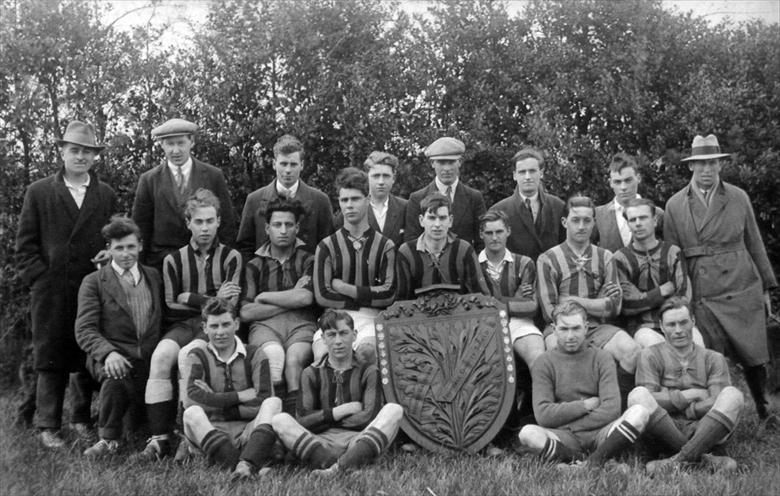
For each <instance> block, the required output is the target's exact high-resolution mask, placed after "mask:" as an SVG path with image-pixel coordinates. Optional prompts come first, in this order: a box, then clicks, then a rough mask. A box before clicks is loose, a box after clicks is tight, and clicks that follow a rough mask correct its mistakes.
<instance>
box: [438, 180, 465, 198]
mask: <svg viewBox="0 0 780 496" xmlns="http://www.w3.org/2000/svg"><path fill="white" fill-rule="evenodd" d="M433 181H434V183H436V189H438V190H439V193H441V194H444V192H445V191H447V185H446V184H444V183H443V182H441V181H439V178H438V177H436V178H434V179H433ZM458 182H460V178H456V179H455V182H453V183H452V184H450V186H452V193H453V195H454V194H455V189H456V188H457V187H458Z"/></svg>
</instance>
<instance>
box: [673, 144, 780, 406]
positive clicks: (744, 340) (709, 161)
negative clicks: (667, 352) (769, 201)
mask: <svg viewBox="0 0 780 496" xmlns="http://www.w3.org/2000/svg"><path fill="white" fill-rule="evenodd" d="M728 156H729V154H727V153H721V150H720V146H719V145H718V139H717V138H716V137H715V136H714V135H712V134H710V135H709V136H707V137H706V138H705V137H702V136H696V137H695V138H694V139H693V146H692V147H691V156H689V157H687V158H685V159H683V162H686V163H687V164H688V168H689V169H690V170H691V172H692V175H693V177H692V178H691V182H690V184H688V185H687V186H685V187H684V188H683V189H681V190H680V191H678V192H677V193H675V194H674V196H672V197H671V198H670V199H669V201H668V202H667V203H666V212H665V214H664V238H665V240H666V241H667V242H669V243H673V244H676V245H678V246H679V247H680V248H681V249H682V251H683V256H684V257H685V261H686V264H687V268H688V275H689V276H690V278H691V282H692V285H693V302H692V303H693V312H694V317H695V319H696V324H697V325H698V327H699V329H701V332H702V334H703V335H704V337H705V340H706V341H707V346H708V347H709V348H712V349H714V350H715V351H719V352H722V353H723V352H731V353H732V354H733V355H735V356H736V358H737V360H738V361H739V362H740V363H741V364H742V365H743V366H744V369H745V378H746V381H747V384H748V387H749V389H750V392H751V394H752V395H753V399H754V400H755V403H756V412H757V413H758V415H759V417H760V418H761V419H765V418H768V417H769V411H768V408H767V407H768V403H767V399H766V397H765V392H764V389H765V384H766V370H765V368H764V366H765V364H766V363H767V362H768V361H769V354H768V349H767V334H766V316H767V313H768V311H769V310H770V300H769V289H771V288H773V287H775V286H777V280H776V279H775V275H774V272H773V271H772V266H771V265H770V263H769V259H768V257H767V254H766V249H765V248H764V243H763V241H762V240H761V233H760V232H759V231H758V225H757V224H756V218H755V214H754V213H753V208H752V207H751V205H750V199H749V198H748V195H747V193H745V192H744V191H743V190H741V189H740V188H738V187H736V186H734V185H732V184H729V183H727V182H724V181H722V180H721V179H720V170H721V168H722V166H723V164H722V162H721V159H723V158H725V157H728Z"/></svg>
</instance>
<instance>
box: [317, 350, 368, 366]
mask: <svg viewBox="0 0 780 496" xmlns="http://www.w3.org/2000/svg"><path fill="white" fill-rule="evenodd" d="M328 355H329V354H328V353H325V356H323V357H322V358H321V359H320V361H319V362H317V363H314V364H312V367H315V368H318V369H322V368H326V367H327V368H329V369H331V370H334V369H333V367H331V365H330V361H329V360H328V358H329V356H328ZM357 363H358V357H357V355H356V354H355V351H354V350H353V351H352V366H351V367H350V368H349V369H345V370H351V369H354V368H355V367H356V366H357Z"/></svg>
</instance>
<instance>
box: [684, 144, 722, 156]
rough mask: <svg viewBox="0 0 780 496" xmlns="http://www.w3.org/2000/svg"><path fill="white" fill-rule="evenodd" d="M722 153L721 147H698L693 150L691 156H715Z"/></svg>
mask: <svg viewBox="0 0 780 496" xmlns="http://www.w3.org/2000/svg"><path fill="white" fill-rule="evenodd" d="M718 153H720V147H719V146H717V145H715V146H696V147H693V148H691V155H715V154H718Z"/></svg>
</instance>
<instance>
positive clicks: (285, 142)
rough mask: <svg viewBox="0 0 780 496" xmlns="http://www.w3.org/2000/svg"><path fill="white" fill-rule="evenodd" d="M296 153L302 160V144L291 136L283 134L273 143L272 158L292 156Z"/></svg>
mask: <svg viewBox="0 0 780 496" xmlns="http://www.w3.org/2000/svg"><path fill="white" fill-rule="evenodd" d="M296 152H297V153H298V156H299V157H300V159H301V160H303V144H302V143H301V142H300V141H298V138H296V137H295V136H293V135H291V134H285V135H284V136H282V137H281V138H279V139H278V140H276V143H274V158H276V157H278V156H279V155H292V154H293V153H296Z"/></svg>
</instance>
